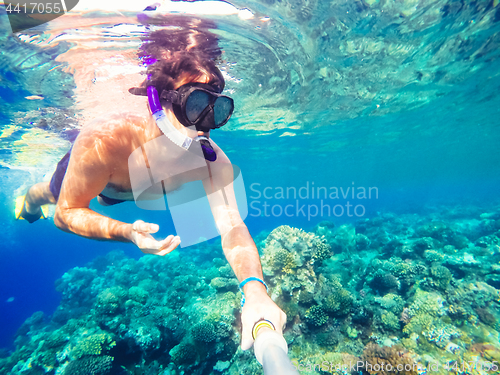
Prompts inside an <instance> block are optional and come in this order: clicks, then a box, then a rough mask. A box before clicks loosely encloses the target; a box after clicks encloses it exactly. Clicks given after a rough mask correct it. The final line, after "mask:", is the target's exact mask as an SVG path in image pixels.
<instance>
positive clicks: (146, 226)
mask: <svg viewBox="0 0 500 375" xmlns="http://www.w3.org/2000/svg"><path fill="white" fill-rule="evenodd" d="M132 229H134V230H135V231H137V232H145V233H156V232H158V229H160V227H159V226H158V225H157V224H150V223H145V222H144V221H142V220H137V221H136V222H135V223H134V224H133V225H132Z"/></svg>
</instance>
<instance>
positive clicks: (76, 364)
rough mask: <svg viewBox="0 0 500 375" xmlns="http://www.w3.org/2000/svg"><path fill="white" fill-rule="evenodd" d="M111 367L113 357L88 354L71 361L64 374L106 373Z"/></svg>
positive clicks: (88, 374) (87, 374)
mask: <svg viewBox="0 0 500 375" xmlns="http://www.w3.org/2000/svg"><path fill="white" fill-rule="evenodd" d="M112 367H113V357H110V356H109V355H104V356H98V357H97V356H90V357H83V358H80V359H77V360H76V361H71V362H70V363H69V364H68V365H67V366H66V368H65V370H64V375H106V374H109V373H110V371H111V368H112Z"/></svg>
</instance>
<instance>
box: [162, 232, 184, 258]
mask: <svg viewBox="0 0 500 375" xmlns="http://www.w3.org/2000/svg"><path fill="white" fill-rule="evenodd" d="M161 242H162V247H160V250H159V252H158V253H157V254H158V255H166V254H168V253H170V252H171V251H173V250H175V248H176V247H177V246H179V244H180V243H181V238H180V237H179V236H175V237H174V236H172V235H170V236H168V237H167V238H165V239H164V240H163V241H161Z"/></svg>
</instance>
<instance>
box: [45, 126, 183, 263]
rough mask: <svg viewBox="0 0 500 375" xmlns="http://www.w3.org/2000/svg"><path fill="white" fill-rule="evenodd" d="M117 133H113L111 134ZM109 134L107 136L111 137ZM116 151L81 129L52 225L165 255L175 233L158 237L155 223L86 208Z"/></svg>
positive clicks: (174, 240) (107, 176)
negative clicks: (129, 220)
mask: <svg viewBox="0 0 500 375" xmlns="http://www.w3.org/2000/svg"><path fill="white" fill-rule="evenodd" d="M114 135H115V136H116V133H115V134H114ZM112 138H113V137H112V136H111V135H109V136H108V139H112ZM120 157H127V155H119V153H117V152H116V150H113V149H112V146H110V144H109V143H106V142H105V141H104V140H103V137H99V136H96V134H95V133H93V132H92V131H91V130H84V131H82V133H80V135H79V136H78V138H77V140H76V142H75V145H74V146H73V150H72V156H71V159H70V162H69V165H68V169H67V171H66V175H65V177H64V181H63V184H62V187H61V193H60V195H59V200H58V201H57V206H56V213H55V216H54V223H55V225H56V226H57V227H58V228H60V229H62V230H64V231H66V232H71V233H75V234H77V235H79V236H82V237H87V238H92V239H98V240H112V241H122V242H133V243H134V244H136V245H137V246H138V247H139V248H140V249H141V251H142V252H144V253H147V254H157V255H165V254H168V253H169V252H171V251H172V250H174V249H175V248H176V247H177V246H178V245H179V243H180V239H179V237H177V236H175V237H174V236H172V235H170V236H168V237H167V238H165V239H164V240H161V241H157V240H155V239H154V238H153V236H152V235H151V233H156V232H157V231H158V229H159V227H158V225H156V224H149V223H145V222H143V221H142V220H137V221H136V222H134V223H133V224H128V223H123V222H121V221H118V220H114V219H111V218H109V217H106V216H103V215H100V214H98V213H97V212H95V211H92V210H91V209H90V208H89V204H90V201H91V200H92V199H93V198H94V197H96V196H97V195H98V194H99V193H100V192H101V191H102V190H103V189H104V188H105V187H106V185H107V183H108V181H109V179H110V176H111V174H112V168H113V166H114V162H113V160H116V158H120Z"/></svg>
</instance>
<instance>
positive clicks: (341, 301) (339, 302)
mask: <svg viewBox="0 0 500 375" xmlns="http://www.w3.org/2000/svg"><path fill="white" fill-rule="evenodd" d="M352 301H353V298H352V295H351V293H350V292H349V291H347V290H346V289H343V288H338V289H336V290H334V291H333V292H332V294H331V295H329V296H328V297H326V299H325V300H324V301H323V304H322V305H321V307H322V308H323V309H324V310H325V311H326V312H327V313H329V314H331V315H335V316H342V315H347V314H349V312H350V311H351V308H352Z"/></svg>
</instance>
